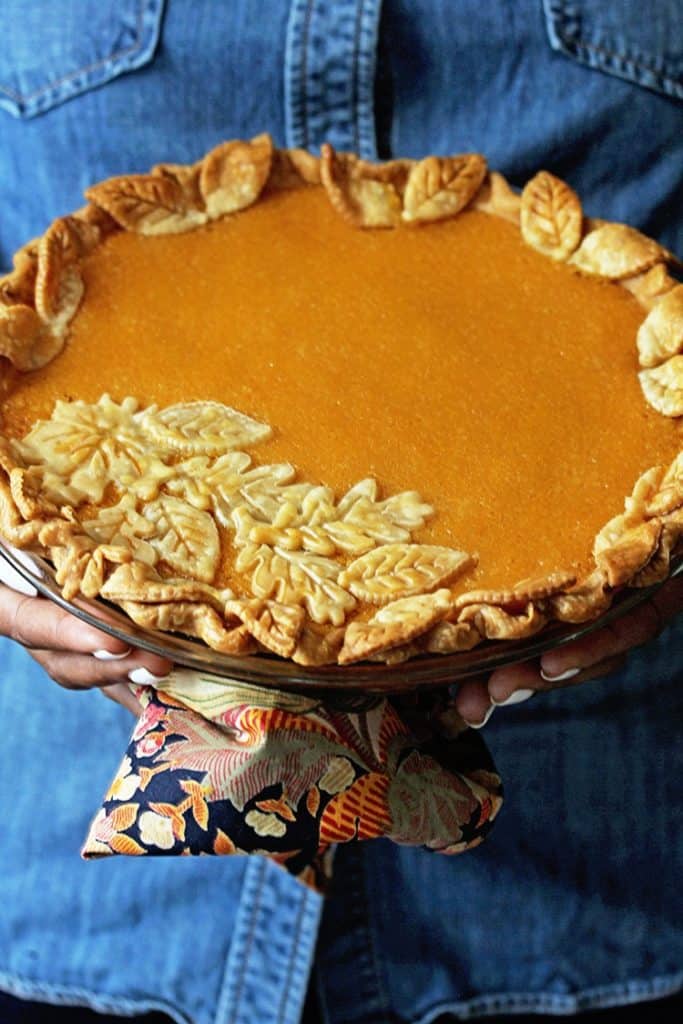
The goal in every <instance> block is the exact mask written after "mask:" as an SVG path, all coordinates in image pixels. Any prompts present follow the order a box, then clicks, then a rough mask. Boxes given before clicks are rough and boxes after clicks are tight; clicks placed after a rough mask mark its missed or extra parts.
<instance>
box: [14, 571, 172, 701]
mask: <svg viewBox="0 0 683 1024" xmlns="http://www.w3.org/2000/svg"><path fill="white" fill-rule="evenodd" d="M0 581H2V582H0V636H5V637H8V638H9V639H11V640H15V641H16V642H17V643H20V644H22V646H24V647H25V648H27V650H28V652H29V654H30V655H31V657H33V658H34V659H35V660H36V661H37V662H38V664H39V665H41V666H42V667H43V668H44V669H45V671H46V672H47V673H48V675H49V676H51V677H52V679H54V681H55V682H56V683H58V684H59V685H60V686H63V687H64V688H65V689H67V690H89V689H93V688H95V687H97V688H99V689H100V690H101V692H102V693H103V694H104V696H106V697H109V698H110V699H112V700H114V701H116V702H117V703H119V704H122V705H123V706H124V707H127V708H128V710H129V711H132V712H133V714H139V713H140V706H139V704H138V702H137V701H136V699H135V697H134V696H133V694H132V693H131V691H130V689H129V687H128V686H127V682H128V681H131V682H135V683H142V684H144V683H152V682H158V681H159V680H160V679H162V678H163V677H164V676H166V675H168V673H169V672H170V670H171V668H172V667H173V666H172V664H171V662H169V661H167V660H166V659H164V658H160V657H158V656H157V655H155V654H150V653H148V652H146V651H140V650H134V649H131V648H129V647H127V646H126V644H125V643H123V642H122V641H121V640H117V639H116V638H114V637H111V636H109V635H108V634H107V633H104V632H102V631H100V630H98V629H96V628H95V627H94V626H89V625H88V624H87V623H85V622H81V621H80V619H77V618H76V617H75V616H74V615H71V614H69V612H66V611H64V610H63V609H61V608H59V607H58V606H57V605H55V604H52V603H51V602H50V601H48V600H47V599H46V598H43V597H38V596H37V592H36V591H35V589H34V588H33V587H32V586H31V585H30V584H28V583H27V582H26V581H25V580H24V579H23V577H20V576H19V575H18V574H17V573H16V572H14V570H11V567H10V566H9V564H8V563H7V562H6V561H5V560H4V559H2V558H0ZM6 584H11V586H8V585H6ZM102 618H103V619H104V620H106V613H104V612H103V613H102Z"/></svg>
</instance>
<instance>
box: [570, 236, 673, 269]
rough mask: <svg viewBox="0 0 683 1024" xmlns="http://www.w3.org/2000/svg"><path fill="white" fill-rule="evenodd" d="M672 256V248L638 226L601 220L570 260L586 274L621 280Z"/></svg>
mask: <svg viewBox="0 0 683 1024" xmlns="http://www.w3.org/2000/svg"><path fill="white" fill-rule="evenodd" d="M671 258H672V257H671V253H670V252H668V251H667V250H666V249H664V248H663V247H662V246H661V245H659V243H658V242H655V241H654V239H652V238H648V237H647V236H646V235H642V234H641V233H640V231H636V229H635V228H631V227H629V226H628V225H626V224H602V225H601V226H600V227H597V228H595V229H594V230H593V231H589V232H588V234H587V235H585V236H584V239H583V241H582V242H581V245H580V246H579V248H578V249H577V250H576V252H575V253H574V255H573V256H572V257H571V260H570V262H571V263H572V264H573V266H575V267H577V268H578V269H579V270H582V271H583V272H584V274H596V275H597V276H598V277H607V278H609V279H610V280H613V281H619V280H621V279H622V278H625V277H633V276H634V275H635V274H642V273H643V272H644V271H646V270H649V269H650V267H653V266H654V265H655V264H656V263H662V262H666V261H667V260H670V259H671Z"/></svg>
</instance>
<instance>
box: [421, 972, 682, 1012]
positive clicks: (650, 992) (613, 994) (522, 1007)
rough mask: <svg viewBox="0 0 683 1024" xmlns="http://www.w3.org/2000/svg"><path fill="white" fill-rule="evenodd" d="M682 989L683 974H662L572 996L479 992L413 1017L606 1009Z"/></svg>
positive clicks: (587, 990)
mask: <svg viewBox="0 0 683 1024" xmlns="http://www.w3.org/2000/svg"><path fill="white" fill-rule="evenodd" d="M682 990H683V974H680V973H679V974H665V975H660V976H658V977H656V978H652V979H651V980H650V981H641V982H622V983H621V984H618V985H603V986H599V987H596V988H588V989H583V990H580V991H579V992H577V993H575V995H574V996H566V995H560V994H557V993H552V992H543V993H538V992H511V993H508V994H502V993H501V994H500V995H482V996H477V997H476V998H475V999H467V1000H463V1001H462V1002H452V1001H449V1000H443V999H442V1000H440V1001H438V1002H436V1003H434V1004H433V1005H432V1006H431V1007H430V1008H429V1009H428V1010H425V1011H424V1012H423V1013H422V1015H421V1016H420V1017H418V1018H416V1019H415V1021H414V1024H431V1022H432V1021H434V1020H435V1019H436V1018H438V1017H440V1016H441V1015H442V1014H444V1013H451V1014H455V1015H457V1016H458V1017H460V1018H461V1019H463V1020H465V1019H466V1020H473V1019H474V1018H477V1017H488V1016H490V1015H491V1014H494V1013H495V1014H501V1013H503V1014H505V1013H507V1012H509V1013H510V1014H518V1013H548V1012H550V1013H562V1014H568V1013H577V1012H583V1011H585V1010H595V1009H600V1008H603V1009H607V1008H608V1007H610V1006H631V1005H634V1004H637V1003H639V1002H643V1001H644V999H646V998H648V997H655V998H664V997H666V996H670V995H675V994H676V993H677V992H679V991H682Z"/></svg>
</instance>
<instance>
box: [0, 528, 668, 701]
mask: <svg viewBox="0 0 683 1024" xmlns="http://www.w3.org/2000/svg"><path fill="white" fill-rule="evenodd" d="M0 559H2V560H4V562H5V563H7V564H8V565H9V566H10V567H11V569H13V570H14V571H15V572H16V573H18V574H19V576H20V577H21V578H22V579H23V580H25V581H26V582H27V583H28V584H30V585H32V586H34V587H35V588H36V590H37V591H38V593H39V594H41V595H42V596H43V597H45V598H47V599H48V600H50V601H53V602H54V603H55V604H57V605H58V606H59V607H60V608H63V609H64V610H65V611H68V612H70V613H71V614H72V615H75V616H76V617H77V618H78V619H81V620H82V621H83V622H87V623H88V624H89V625H91V626H96V627H97V628H98V629H101V630H103V631H104V632H105V633H108V634H109V635H110V636H113V637H116V638H117V639H118V640H122V641H123V642H124V643H127V644H129V645H130V646H133V647H138V648H141V649H142V650H146V651H151V652H152V653H154V654H158V655H160V656H161V657H163V658H167V659H169V660H170V661H173V662H174V663H175V664H177V665H180V666H183V667H184V668H188V669H194V670H195V671H198V672H206V673H210V674H211V675H212V676H218V677H220V678H224V679H231V680H236V681H238V682H244V683H251V684H253V685H258V686H273V687H278V688H281V689H292V690H298V691H306V692H310V691H311V690H313V691H315V690H323V691H325V690H328V691H329V690H345V691H347V692H349V693H352V692H356V693H405V692H406V691H411V690H415V689H417V688H428V687H436V686H445V685H451V684H454V683H459V682H462V681H463V680H465V679H467V678H470V677H472V676H477V675H485V674H488V673H490V672H492V671H493V670H494V669H496V668H501V667H502V666H503V665H512V664H515V663H517V662H522V661H529V660H532V659H534V658H538V657H540V656H541V655H542V654H543V653H544V652H545V651H549V650H552V649H553V648H554V647H558V646H560V645H562V644H566V643H569V642H570V641H572V640H576V639H577V638H578V637H581V636H586V635H588V634H589V633H591V632H593V631H595V630H597V629H600V628H601V627H603V626H605V625H606V624H607V623H609V622H613V621H614V620H615V619H618V618H620V617H621V616H623V615H625V614H626V613H627V612H629V611H631V610H632V609H634V608H636V607H638V605H640V604H642V603H643V602H645V601H647V600H648V599H649V598H651V597H652V595H653V594H654V593H655V592H656V591H657V590H658V589H659V587H660V586H662V585H663V584H662V583H658V584H656V585H655V586H652V587H644V588H639V589H629V588H625V589H624V590H623V591H621V592H620V593H618V594H616V595H615V598H614V601H613V603H612V605H611V607H610V608H609V609H608V610H607V611H606V612H605V613H604V614H603V615H601V616H600V617H599V618H597V619H594V620H593V621H591V622H587V623H583V624H578V625H566V624H560V623H557V624H555V625H552V626H548V627H546V628H545V629H544V630H543V631H542V633H541V634H539V635H538V636H535V637H531V638H527V639H525V640H517V641H512V640H489V641H487V642H485V643H483V644H481V645H479V646H477V647H475V648H474V649H473V650H471V651H463V652H459V653H456V654H439V655H434V654H425V655H423V656H421V657H415V658H412V659H410V660H408V661H405V662H402V663H400V664H396V665H386V664H384V663H369V662H367V663H360V664H354V665H346V666H340V665H327V666H321V667H316V668H307V667H304V666H301V665H297V664H295V663H294V662H292V661H288V660H285V659H284V658H279V657H277V656H276V655H272V654H267V653H263V654H250V655H242V656H236V655H229V654H222V653H220V652H218V651H214V650H212V649H211V648H209V647H207V646H206V645H205V644H204V643H202V642H201V641H200V640H196V639H193V638H191V637H187V636H183V635H181V634H171V633H167V632H162V631H160V630H154V629H144V628H141V627H139V626H137V625H136V624H135V623H134V622H132V621H131V620H130V619H129V618H128V617H127V616H126V615H125V614H124V613H123V612H122V611H121V610H120V609H118V608H116V607H115V606H114V605H111V604H108V603H107V602H105V601H103V600H101V599H96V600H87V599H85V598H83V599H79V600H78V602H77V603H75V602H72V601H67V600H66V599H65V598H64V597H63V595H62V593H61V590H60V587H59V585H58V584H57V582H56V579H55V570H54V568H53V567H52V565H51V564H50V563H49V562H48V561H46V560H45V559H44V558H42V557H40V556H39V555H35V554H30V555H29V554H28V553H27V552H24V551H22V552H20V553H17V551H16V550H15V549H13V548H12V547H11V546H9V545H8V544H7V543H6V542H5V541H3V540H2V539H1V538H0ZM681 572H683V554H678V555H677V556H675V557H674V558H672V563H671V573H670V577H669V578H673V577H675V576H678V575H680V574H681ZM665 582H666V581H665ZM103 614H106V616H107V619H106V621H105V620H103V618H102V615H103Z"/></svg>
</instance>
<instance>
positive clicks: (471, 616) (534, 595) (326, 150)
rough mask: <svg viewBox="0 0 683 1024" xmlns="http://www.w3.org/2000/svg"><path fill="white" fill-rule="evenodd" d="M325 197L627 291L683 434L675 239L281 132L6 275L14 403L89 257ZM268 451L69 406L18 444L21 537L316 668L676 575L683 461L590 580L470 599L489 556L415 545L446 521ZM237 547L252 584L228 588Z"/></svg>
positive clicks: (133, 407) (651, 383)
mask: <svg viewBox="0 0 683 1024" xmlns="http://www.w3.org/2000/svg"><path fill="white" fill-rule="evenodd" d="M303 187H315V188H319V189H320V188H322V189H324V190H325V192H326V193H327V196H328V197H329V201H330V203H331V204H332V206H333V208H334V209H335V210H336V211H337V212H338V213H339V215H340V216H342V217H343V218H345V219H346V220H347V221H348V222H349V223H350V224H352V225H353V226H354V227H357V228H358V229H371V230H374V229H378V228H389V229H395V228H399V229H403V228H402V226H403V225H416V224H417V225H420V224H425V223H429V222H433V221H439V220H443V219H447V218H453V217H456V216H458V214H459V213H460V212H461V211H462V210H464V209H465V208H470V209H474V210H479V211H482V212H484V213H488V214H492V215H494V216H496V217H500V218H503V219H505V220H507V221H510V222H511V223H513V224H515V225H516V226H518V228H519V231H520V232H521V236H522V238H523V239H524V241H525V242H526V243H527V244H528V245H529V246H531V247H533V248H534V249H536V250H537V251H538V252H540V253H542V254H543V255H544V256H545V257H547V258H548V259H549V260H554V261H558V262H563V263H566V264H568V265H570V266H572V267H573V268H575V269H576V271H578V272H580V273H581V274H585V275H593V276H597V277H600V278H603V279H607V280H610V281H615V282H619V284H620V286H622V287H624V288H626V289H628V290H629V291H630V292H632V293H633V295H635V297H636V299H637V301H638V303H639V304H640V305H641V306H642V307H643V309H644V311H645V313H646V315H644V319H643V321H642V323H641V326H640V328H639V330H638V334H637V338H636V339H634V342H635V344H636V346H637V353H638V359H639V363H640V366H641V367H642V369H641V370H640V373H639V378H640V383H641V386H642V392H643V395H644V398H645V400H646V401H647V402H648V403H649V404H650V405H651V406H652V407H653V408H654V409H655V410H657V412H659V413H660V414H662V415H663V416H667V417H679V416H681V415H683V285H681V284H679V283H677V281H676V279H675V278H674V277H672V276H671V275H670V274H669V271H668V268H669V267H670V266H672V264H676V261H675V258H674V257H673V256H672V254H671V253H669V252H668V251H667V250H666V249H664V248H663V247H662V246H660V245H659V244H658V243H657V242H655V241H653V240H652V239H650V238H647V237H646V236H644V235H642V234H641V233H640V232H638V231H636V230H635V229H634V228H631V227H628V226H626V225H623V224H614V223H607V222H604V221H597V220H592V219H590V218H587V217H586V216H585V215H584V213H583V210H582V207H581V203H580V200H579V198H578V197H577V195H576V194H575V193H574V192H573V191H572V189H571V188H570V187H569V186H568V185H567V184H565V183H564V182H562V181H560V180H559V179H557V178H556V177H554V176H553V175H552V174H549V173H548V172H546V171H540V172H539V173H538V174H536V175H535V177H534V178H532V179H531V181H529V182H528V183H527V185H526V186H525V188H524V189H523V191H522V193H521V195H518V194H517V193H516V192H515V191H514V190H513V189H512V188H511V187H510V186H509V185H508V184H507V182H506V181H505V179H504V178H503V177H502V176H501V175H500V174H498V173H496V172H494V171H489V170H488V168H487V166H486V162H485V160H484V158H483V157H481V156H479V155H478V154H465V155H460V156H453V157H444V158H440V157H435V156H430V157H426V158H425V159H423V160H393V161H390V162H388V163H385V164H372V163H369V162H367V161H364V160H362V159H360V158H358V157H356V156H354V155H352V154H347V153H337V152H335V151H334V150H333V149H332V147H331V146H329V145H325V146H323V147H322V152H321V156H320V158H317V157H315V156H313V155H311V154H310V153H307V152H304V151H303V150H297V149H293V150H278V149H275V148H274V147H273V145H272V142H271V140H270V138H269V136H267V135H261V136H258V137H257V138H255V139H252V140H251V141H232V142H225V143H223V144H222V145H220V146H218V147H216V149H214V150H212V151H211V152H210V153H208V154H207V155H206V156H205V157H204V158H203V159H202V160H200V161H199V162H198V163H196V164H193V165H189V166H185V165H176V164H161V165H158V166H157V167H155V168H153V170H152V171H151V173H150V174H146V175H127V176H123V177H117V178H112V179H109V180H108V181H105V182H102V183H101V184H99V185H95V186H94V187H93V188H91V189H89V190H88V192H87V193H86V195H87V199H88V204H87V205H86V206H85V207H84V208H83V209H81V210H79V211H77V212H76V213H74V214H73V215H71V216H66V217H61V218H59V219H58V220H56V221H55V222H54V223H53V224H52V225H51V226H50V227H49V228H48V230H47V231H46V232H45V234H44V235H43V236H42V237H41V238H40V239H37V240H34V241H33V242H30V243H29V244H28V245H26V246H24V247H23V248H22V249H21V250H20V251H19V252H18V253H17V254H16V256H15V261H14V263H15V267H14V270H13V271H12V272H11V273H10V274H8V275H7V276H5V277H4V278H0V356H1V357H3V358H2V359H1V360H0V363H1V364H2V366H1V372H0V399H2V396H3V395H7V394H9V393H10V392H11V391H12V388H13V386H14V384H15V382H16V379H17V377H18V375H19V374H24V373H29V372H31V371H33V370H37V369H39V368H41V367H43V366H45V365H46V364H47V363H49V362H50V361H51V360H52V359H54V358H55V356H57V355H58V354H59V352H60V351H61V350H62V348H63V346H64V345H65V343H66V342H67V340H68V337H69V331H70V325H71V322H72V320H73V318H74V315H75V314H76V311H77V310H78V308H79V305H80V303H81V300H82V298H83V294H84V281H83V274H82V267H83V263H84V260H85V259H86V258H87V256H88V254H90V253H91V252H92V251H93V250H94V249H96V248H97V247H98V246H99V245H100V244H101V243H102V242H103V241H104V240H105V239H106V238H108V237H109V236H110V235H112V234H114V233H118V232H126V231H128V232H137V233H140V234H145V235H161V234H169V233H176V232H186V231H192V230H193V229H195V228H196V227H198V226H200V225H203V224H207V223H208V222H210V221H213V220H216V219H218V218H222V217H224V216H225V215H226V214H234V213H236V212H238V211H242V210H245V209H246V208H247V207H249V206H251V205H252V204H254V203H256V202H258V200H259V197H260V196H262V195H264V194H271V193H273V192H276V191H279V190H285V189H292V188H303ZM425 230H428V229H425ZM269 434H270V427H269V426H268V425H266V424H264V423H260V422H257V421H256V420H255V419H253V418H251V417H249V416H247V415H245V414H244V413H242V412H240V411H238V410H235V409H231V408H229V407H227V406H225V405H222V404H220V403H218V402H212V401H193V402H184V403H180V404H177V405H175V406H170V407H167V408H162V409H158V408H156V407H155V406H150V407H147V408H139V406H138V403H137V402H136V400H135V399H134V398H131V397H126V398H123V400H122V401H114V400H113V399H112V398H110V397H109V396H108V395H103V396H102V397H101V398H100V400H99V402H97V403H91V404H88V403H85V402H83V401H79V400H75V401H71V402H58V403H57V405H56V407H55V411H54V413H53V416H52V418H51V419H50V420H41V421H39V422H37V423H35V424H34V426H33V428H32V429H31V431H30V432H29V433H28V435H27V436H26V437H25V438H23V439H22V440H20V441H18V440H15V439H12V438H10V437H8V436H0V471H1V472H0V532H1V533H2V534H3V536H4V537H5V538H6V539H7V540H8V541H10V542H11V543H12V544H14V545H16V546H18V547H22V548H28V549H31V550H33V551H36V552H38V553H40V554H43V555H45V556H46V557H48V558H49V559H51V561H52V562H53V563H54V565H55V567H56V570H57V579H58V582H59V584H60V586H61V587H62V588H63V592H64V595H65V596H66V597H67V598H69V599H73V598H74V597H76V596H77V595H79V594H80V595H84V596H86V597H96V596H101V597H102V598H104V599H106V600H108V601H111V602H114V603H115V604H117V605H119V606H120V607H121V608H122V609H123V610H124V611H125V612H126V613H127V614H128V615H129V616H130V618H131V619H132V620H133V621H135V622H136V623H138V624H139V625H142V626H145V627H150V628H155V629H161V630H169V631H178V632H182V633H185V634H188V635H191V636H196V637H199V638H201V640H203V641H204V642H205V643H206V644H208V645H209V646H210V647H212V648H214V649H215V650H217V651H221V652H225V653H230V654H249V653H254V652H257V651H268V652H272V653H275V654H277V655H280V656H281V657H284V658H291V659H293V660H294V661H295V662H297V663H299V664H302V665H322V664H329V663H335V662H338V663H339V664H348V663H352V662H356V661H359V660H378V661H383V662H386V663H389V664H394V663H397V662H400V661H402V660H405V659H406V658H410V657H413V656H415V655H419V654H427V653H432V654H436V653H438V654H445V653H453V652H457V651H463V650H469V649H471V648H472V647H474V646H476V645H477V644H478V643H480V642H481V641H483V640H517V639H522V638H525V637H529V636H531V635H533V634H535V633H537V632H539V631H540V630H541V629H543V628H544V627H545V626H546V625H547V624H548V623H550V622H553V621H560V622H568V623H581V622H586V621H589V620H591V619H594V618H596V617H597V616H599V615H600V614H602V612H604V611H605V610H606V609H607V608H608V607H609V605H610V603H611V601H612V597H613V595H614V593H615V591H616V590H618V589H619V588H622V587H624V586H627V585H628V586H632V587H642V586H649V585H651V584H653V583H655V582H658V581H661V580H663V579H665V578H666V577H667V575H668V573H669V563H670V558H671V555H672V553H673V552H674V551H675V549H676V547H677V545H678V543H679V541H680V538H681V534H682V533H683V453H681V454H679V455H678V456H677V457H676V458H675V459H674V460H673V462H671V463H670V464H669V465H659V466H655V467H653V468H651V469H649V470H648V471H647V472H646V473H644V474H643V475H642V476H641V477H640V478H639V479H638V480H637V481H636V483H635V486H634V488H633V491H632V494H631V495H629V496H628V497H627V498H626V501H625V507H624V511H623V513H621V514H620V515H618V516H616V517H613V518H612V519H610V521H609V522H608V523H606V524H605V525H604V527H603V528H602V529H601V530H600V531H599V533H598V534H597V536H596V537H595V542H594V546H593V557H592V565H591V567H590V570H589V571H588V572H586V573H585V574H583V575H582V576H581V577H580V578H578V579H577V578H576V574H572V573H566V572H555V573H551V574H549V575H547V576H545V577H544V578H541V579H534V580H523V581H521V582H517V583H515V584H514V585H512V586H510V587H509V588H508V589H502V590H491V589H479V590H470V591H468V592H466V593H454V588H453V586H452V584H453V583H454V581H456V580H457V579H458V577H459V576H461V575H462V574H463V573H464V572H465V571H466V569H467V568H468V567H471V565H472V562H473V559H474V555H473V554H472V553H469V552H465V551H460V550H457V549H455V548H450V547H446V546H443V545H441V544H431V543H420V542H419V541H418V540H416V539H415V536H414V535H415V533H416V532H417V531H418V530H419V529H420V527H421V526H422V525H423V524H424V522H425V520H426V518H427V517H428V516H429V515H430V514H431V513H432V511H433V509H432V508H431V506H429V505H428V504H426V503H425V502H423V501H422V499H421V498H420V496H419V494H418V493H416V492H414V491H405V492H401V493H398V494H390V495H383V494H381V493H380V491H379V488H378V485H377V484H376V483H375V481H374V480H372V479H370V478H368V479H365V480H362V481H361V482H360V483H358V484H356V485H355V486H354V487H351V488H350V489H349V490H348V491H347V493H345V494H344V495H342V496H341V497H337V496H336V495H335V494H334V493H333V492H332V491H331V489H330V488H328V487H324V486H320V485H314V484H310V483H307V482H306V481H302V480H300V479H299V478H298V477H297V475H296V471H295V470H294V469H293V467H292V466H290V465H288V464H286V463H280V464H275V465H270V466H269V465H265V466H262V465H256V464H253V463H252V458H251V456H250V454H249V453H248V451H247V450H248V449H250V448H251V447H253V446H256V445H258V444H259V442H261V441H263V440H264V439H265V438H267V437H268V436H269ZM84 452H85V455H84ZM226 537H228V538H229V540H228V541H227V542H226ZM226 543H229V544H230V545H231V548H232V550H233V553H234V557H235V567H236V570H237V573H238V574H239V580H240V581H246V583H244V582H243V585H241V586H240V587H236V588H228V587H221V586H218V585H216V579H217V578H218V575H219V574H218V568H219V565H220V561H221V558H222V546H224V545H225V544H226ZM456 589H457V588H456Z"/></svg>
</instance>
